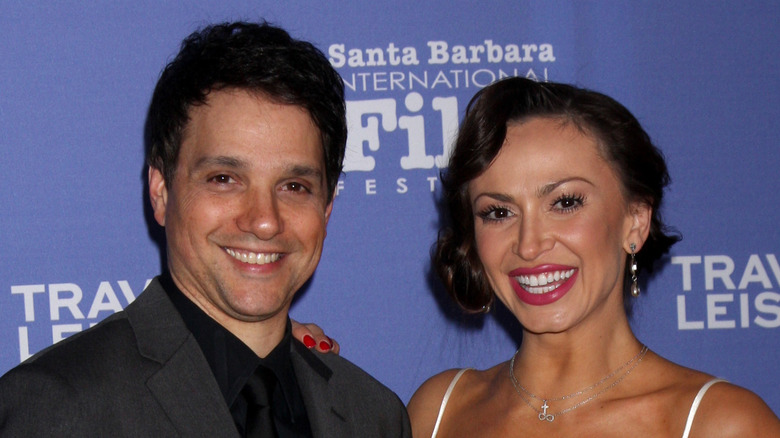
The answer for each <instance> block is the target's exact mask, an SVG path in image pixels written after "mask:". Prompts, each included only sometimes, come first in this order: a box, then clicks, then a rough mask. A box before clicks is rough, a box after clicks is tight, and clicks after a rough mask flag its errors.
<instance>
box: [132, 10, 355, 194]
mask: <svg viewBox="0 0 780 438" xmlns="http://www.w3.org/2000/svg"><path fill="white" fill-rule="evenodd" d="M230 88H237V89H241V90H247V91H250V92H254V93H259V94H260V95H261V96H264V97H267V98H269V99H271V100H273V101H275V102H278V103H283V104H290V105H296V106H299V107H302V108H304V109H306V110H307V111H308V113H309V115H310V117H311V119H312V121H313V122H314V124H315V125H316V126H317V128H318V129H319V131H320V139H321V141H322V150H323V156H324V158H325V173H326V175H325V177H326V181H327V187H328V200H330V199H331V197H332V196H333V193H334V189H335V187H336V183H337V182H338V178H339V175H340V174H341V169H342V163H343V161H344V149H345V147H346V141H347V124H346V109H345V104H344V83H343V81H342V80H341V77H340V76H339V74H338V73H337V72H336V71H335V70H334V69H333V67H332V66H331V65H330V63H329V62H328V60H327V58H325V55H323V53H322V52H321V51H320V50H319V49H317V48H316V47H314V46H313V45H312V44H311V43H308V42H306V41H299V40H296V39H294V38H292V37H290V35H289V34H288V33H287V32H286V31H285V30H283V29H280V28H278V27H275V26H272V25H269V24H268V23H260V24H257V23H245V22H236V23H223V24H217V25H212V26H208V27H206V28H204V29H201V30H198V31H196V32H194V33H192V34H191V35H190V36H188V37H187V38H186V39H185V40H184V41H183V42H182V45H181V50H180V51H179V54H178V55H176V58H175V59H174V60H173V61H172V62H171V63H169V64H168V65H167V66H166V67H165V69H164V70H163V72H162V74H161V75H160V79H159V80H158V81H157V86H156V87H155V89H154V94H153V95H152V102H151V104H150V106H149V114H148V118H147V123H146V144H147V152H146V163H147V165H149V166H150V167H153V168H156V169H158V170H160V172H161V173H162V174H163V177H164V178H165V183H166V184H167V185H168V186H170V184H171V183H172V182H173V177H174V172H175V169H176V162H177V159H178V156H179V148H180V147H181V141H182V135H183V132H184V129H185V127H186V125H187V123H188V122H189V112H190V109H191V108H192V107H193V106H196V105H203V104H204V103H205V102H206V98H207V96H208V94H209V93H210V92H211V91H218V90H224V89H230Z"/></svg>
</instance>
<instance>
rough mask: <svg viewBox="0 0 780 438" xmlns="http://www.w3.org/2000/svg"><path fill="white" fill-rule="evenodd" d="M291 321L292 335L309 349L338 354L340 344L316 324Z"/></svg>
mask: <svg viewBox="0 0 780 438" xmlns="http://www.w3.org/2000/svg"><path fill="white" fill-rule="evenodd" d="M290 322H292V335H293V338H295V339H296V340H297V341H298V342H300V343H302V344H303V345H305V346H306V347H307V348H309V349H312V348H314V349H316V350H317V351H319V352H322V353H335V354H339V352H340V351H341V346H339V343H338V342H336V341H335V340H333V339H331V338H330V337H329V336H327V335H326V334H325V332H324V331H323V330H322V329H321V328H320V326H318V325H317V324H312V323H300V322H298V321H296V320H294V319H290Z"/></svg>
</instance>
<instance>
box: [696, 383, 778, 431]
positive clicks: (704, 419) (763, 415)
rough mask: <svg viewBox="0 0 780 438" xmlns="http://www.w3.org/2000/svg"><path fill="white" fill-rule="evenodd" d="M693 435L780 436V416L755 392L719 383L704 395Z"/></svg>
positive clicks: (697, 413)
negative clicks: (779, 417)
mask: <svg viewBox="0 0 780 438" xmlns="http://www.w3.org/2000/svg"><path fill="white" fill-rule="evenodd" d="M690 436H691V437H745V436H750V437H780V419H778V418H777V416H776V415H775V414H774V413H773V412H772V410H771V409H770V408H769V406H767V404H766V403H765V402H764V401H763V400H761V398H760V397H759V396H757V395H756V394H754V393H753V392H751V391H749V390H747V389H745V388H742V387H740V386H737V385H733V384H731V383H727V382H719V383H716V384H714V385H712V386H711V387H710V389H709V390H708V391H707V393H706V395H705V396H704V398H702V400H701V404H700V405H699V410H698V411H697V412H696V416H695V417H694V422H693V426H692V428H691V435H690Z"/></svg>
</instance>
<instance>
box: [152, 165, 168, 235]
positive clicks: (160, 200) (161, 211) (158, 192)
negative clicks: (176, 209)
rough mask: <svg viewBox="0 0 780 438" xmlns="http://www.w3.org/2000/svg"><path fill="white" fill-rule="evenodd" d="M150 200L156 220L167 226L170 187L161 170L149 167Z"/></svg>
mask: <svg viewBox="0 0 780 438" xmlns="http://www.w3.org/2000/svg"><path fill="white" fill-rule="evenodd" d="M149 199H150V200H151V202H152V209H153V210H154V219H155V220H156V221H157V223H158V224H160V225H161V226H163V227H164V226H165V207H166V206H167V205H168V187H167V186H166V185H165V178H164V177H163V174H162V172H161V171H160V169H157V168H155V167H151V166H150V167H149Z"/></svg>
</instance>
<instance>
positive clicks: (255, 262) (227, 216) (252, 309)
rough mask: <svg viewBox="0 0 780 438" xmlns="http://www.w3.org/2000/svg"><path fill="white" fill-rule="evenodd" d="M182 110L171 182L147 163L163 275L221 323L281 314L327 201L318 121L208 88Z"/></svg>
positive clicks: (312, 252) (319, 233)
mask: <svg viewBox="0 0 780 438" xmlns="http://www.w3.org/2000/svg"><path fill="white" fill-rule="evenodd" d="M189 116H190V121H189V123H188V124H187V126H186V129H185V131H184V135H183V139H182V144H181V149H180V151H179V158H178V163H177V165H176V171H175V175H174V177H173V181H172V183H171V184H170V187H168V186H166V184H165V182H164V180H163V176H162V174H161V173H160V171H159V170H157V169H150V171H149V188H150V193H151V200H152V205H153V208H154V215H155V218H156V220H157V222H159V223H160V225H163V226H164V227H165V232H166V238H167V242H168V267H169V268H170V271H171V275H172V276H173V279H174V281H175V282H176V284H177V285H178V286H179V288H180V289H181V290H182V292H183V293H184V294H185V295H187V296H188V297H189V298H190V299H191V300H193V301H194V302H195V303H196V304H197V305H198V306H200V307H201V308H202V309H203V310H204V311H206V313H208V314H209V315H210V316H211V317H212V318H214V319H215V320H217V321H218V322H220V323H221V324H223V325H224V326H226V327H228V328H230V326H231V325H233V324H235V323H238V322H254V321H264V320H269V319H274V320H286V316H287V310H288V309H289V306H290V301H291V300H292V297H293V295H294V294H295V292H296V291H297V290H298V289H300V287H301V286H302V285H303V284H304V283H305V282H306V280H308V279H309V277H311V275H312V274H313V273H314V269H315V268H316V267H317V263H318V262H319V259H320V255H321V253H322V243H323V241H324V239H325V234H326V230H325V227H326V225H327V223H328V218H329V217H330V212H331V207H332V202H328V193H327V188H326V187H327V185H326V182H325V163H324V159H323V152H322V147H321V141H320V136H319V130H318V129H317V127H316V126H315V125H314V123H313V121H312V120H311V117H310V116H309V114H308V112H306V110H304V109H303V108H300V107H297V106H292V105H284V104H278V103H275V102H273V101H271V100H268V99H267V98H266V97H264V96H262V95H259V94H253V93H250V92H247V91H243V90H236V89H229V90H221V91H216V92H212V93H211V94H209V96H208V98H207V101H206V104H205V105H201V106H196V107H193V108H192V109H191V110H190V114H189Z"/></svg>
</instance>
